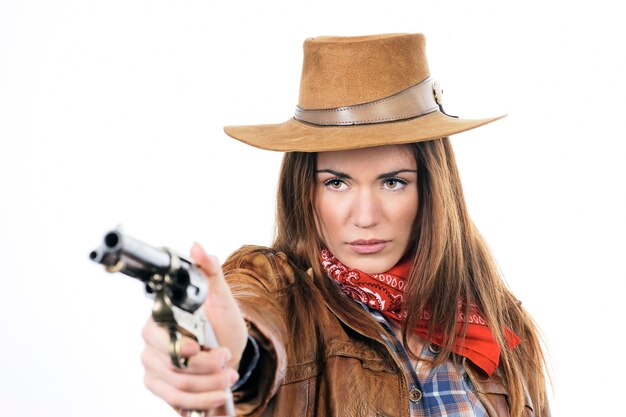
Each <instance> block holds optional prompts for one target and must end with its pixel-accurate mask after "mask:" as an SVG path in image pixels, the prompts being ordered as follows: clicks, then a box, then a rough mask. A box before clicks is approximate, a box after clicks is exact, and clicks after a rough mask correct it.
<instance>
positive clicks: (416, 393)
mask: <svg viewBox="0 0 626 417" xmlns="http://www.w3.org/2000/svg"><path fill="white" fill-rule="evenodd" d="M421 399H422V391H420V390H418V389H417V388H413V389H412V390H411V391H409V400H411V402H413V403H417V402H419V401H420V400H421Z"/></svg>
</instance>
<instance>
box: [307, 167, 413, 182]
mask: <svg viewBox="0 0 626 417" xmlns="http://www.w3.org/2000/svg"><path fill="white" fill-rule="evenodd" d="M315 172H316V173H317V174H321V173H328V174H333V175H334V176H336V177H338V178H345V179H348V180H351V179H352V177H351V176H350V175H348V174H346V173H343V172H339V171H335V170H332V169H318V170H317V171H315ZM402 172H413V173H416V174H417V170H414V169H398V170H396V171H391V172H385V173H384V174H380V175H379V176H378V177H377V178H378V179H383V178H389V177H395V176H396V175H398V174H400V173H402Z"/></svg>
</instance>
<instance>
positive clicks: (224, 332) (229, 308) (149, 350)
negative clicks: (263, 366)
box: [142, 243, 248, 410]
mask: <svg viewBox="0 0 626 417" xmlns="http://www.w3.org/2000/svg"><path fill="white" fill-rule="evenodd" d="M191 258H192V259H193V261H194V262H195V263H196V264H197V266H198V268H199V269H200V270H201V271H202V272H203V273H204V274H205V275H206V277H207V279H208V281H209V290H208V294H207V298H206V302H205V305H204V308H205V313H206V315H207V318H208V319H209V320H210V321H211V324H212V325H213V329H214V331H215V334H216V336H217V340H218V341H219V343H220V347H219V348H217V349H212V350H210V351H203V350H201V348H200V346H199V345H198V343H196V342H195V341H194V340H192V339H190V338H188V337H183V339H182V342H181V349H180V354H181V356H182V357H187V358H189V366H188V368H187V369H179V368H176V367H175V366H173V365H172V363H171V359H170V356H169V343H170V341H169V340H170V339H169V335H168V333H167V331H166V330H165V329H163V328H161V327H159V326H158V325H157V324H156V323H154V321H153V320H152V319H149V320H148V322H147V323H146V325H145V326H144V329H143V338H144V340H145V342H146V346H145V348H144V351H143V354H142V363H143V365H144V368H145V378H144V381H145V384H146V386H147V387H148V389H150V391H152V392H153V393H154V394H156V395H157V396H159V397H161V398H163V399H164V400H165V401H166V402H167V403H168V404H170V405H171V406H172V407H174V408H176V409H178V410H180V409H182V410H210V409H212V408H216V407H219V406H220V405H223V404H224V403H225V401H226V398H225V392H224V390H225V389H226V388H227V387H229V386H231V385H232V384H233V383H234V382H235V381H237V379H238V378H239V375H238V374H237V372H236V371H235V370H234V369H233V368H235V369H236V368H237V367H238V365H239V361H240V359H241V355H242V353H243V351H244V348H245V346H246V342H247V338H248V332H247V328H246V324H245V321H244V320H243V316H242V314H241V311H240V310H239V307H238V305H237V302H236V301H235V299H234V297H233V295H232V293H231V291H230V288H229V286H228V284H226V281H225V280H224V275H223V273H222V269H221V267H220V265H219V263H218V261H217V259H216V258H215V257H212V256H209V255H207V254H206V252H204V250H203V249H202V248H201V247H200V245H198V244H197V243H196V244H194V245H193V247H192V248H191Z"/></svg>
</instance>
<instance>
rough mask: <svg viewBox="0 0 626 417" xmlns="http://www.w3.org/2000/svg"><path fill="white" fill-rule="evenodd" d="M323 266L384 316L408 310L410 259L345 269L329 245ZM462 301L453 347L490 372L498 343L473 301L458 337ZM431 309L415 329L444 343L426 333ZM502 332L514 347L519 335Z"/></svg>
mask: <svg viewBox="0 0 626 417" xmlns="http://www.w3.org/2000/svg"><path fill="white" fill-rule="evenodd" d="M321 257H322V267H323V268H324V270H325V271H326V273H327V274H328V276H329V277H331V278H332V279H334V280H335V281H337V282H338V283H339V286H340V287H341V289H342V290H343V291H344V292H345V293H346V294H347V295H349V296H350V297H352V298H353V299H355V300H357V301H360V302H362V303H363V304H365V305H367V306H368V307H369V308H372V309H374V310H378V311H380V312H381V313H382V314H383V315H385V317H387V318H390V319H392V320H397V321H404V320H405V319H406V315H407V312H406V310H404V309H403V308H402V306H403V301H404V300H403V298H404V287H405V285H406V278H405V277H406V276H408V275H409V272H410V270H411V260H410V259H406V260H404V261H401V262H400V263H398V264H397V265H396V266H394V267H393V268H391V269H390V270H389V271H388V272H386V273H384V274H366V273H364V272H361V271H359V270H357V269H348V268H347V267H346V266H345V265H343V264H342V263H341V262H339V260H338V259H337V258H335V257H334V256H333V254H332V253H330V251H329V250H328V249H323V250H322V253H321ZM464 310H465V308H464V304H463V302H459V316H458V320H457V322H458V324H457V335H458V337H457V338H456V340H455V342H454V345H453V347H452V351H453V352H454V353H457V354H459V355H461V356H464V357H466V358H467V359H469V360H470V361H472V362H473V363H474V364H475V365H476V366H478V367H479V368H480V369H482V370H483V371H485V373H487V375H491V374H492V373H493V372H494V371H495V370H496V368H497V367H498V363H499V361H500V347H499V346H498V343H497V342H496V339H495V337H494V336H493V333H491V330H489V327H488V326H487V323H485V319H484V318H483V317H482V316H481V314H480V312H479V311H478V308H477V307H476V306H475V305H473V306H472V308H471V311H470V316H469V317H468V318H467V323H468V325H467V331H466V334H465V339H461V332H462V330H463V324H464V322H465V312H464ZM429 319H430V313H429V312H428V310H425V311H424V312H423V313H422V317H421V318H420V320H419V321H418V322H417V326H416V328H415V333H417V334H419V335H420V336H422V337H423V338H424V339H426V340H427V341H428V342H430V343H435V344H437V345H439V346H441V345H443V343H444V340H443V335H442V334H441V333H438V332H435V333H434V334H433V335H432V336H431V335H429V334H428V320H429ZM504 334H505V338H506V342H507V345H508V347H509V349H513V348H515V346H517V345H518V344H519V342H520V339H519V337H517V335H516V334H515V333H513V332H512V331H511V330H509V329H507V328H505V329H504Z"/></svg>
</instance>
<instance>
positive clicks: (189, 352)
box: [141, 318, 200, 358]
mask: <svg viewBox="0 0 626 417" xmlns="http://www.w3.org/2000/svg"><path fill="white" fill-rule="evenodd" d="M141 335H142V337H143V340H144V341H145V342H146V345H147V346H151V347H152V348H153V349H156V350H158V351H160V352H163V353H166V354H167V355H168V356H169V351H170V343H171V341H170V335H169V332H168V331H167V330H165V329H164V328H163V327H162V326H159V325H158V324H156V323H155V322H154V320H153V319H152V318H149V319H148V321H147V322H146V324H145V325H144V327H143V329H142V331H141ZM198 352H200V345H198V343H197V342H196V341H195V340H193V339H191V338H189V337H186V336H181V340H180V356H182V357H184V358H188V357H190V356H193V355H195V354H196V353H198Z"/></svg>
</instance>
